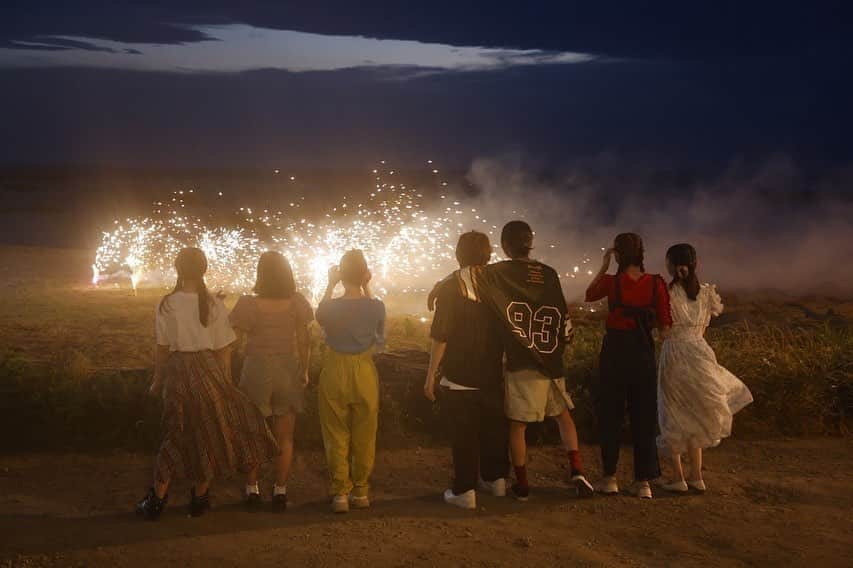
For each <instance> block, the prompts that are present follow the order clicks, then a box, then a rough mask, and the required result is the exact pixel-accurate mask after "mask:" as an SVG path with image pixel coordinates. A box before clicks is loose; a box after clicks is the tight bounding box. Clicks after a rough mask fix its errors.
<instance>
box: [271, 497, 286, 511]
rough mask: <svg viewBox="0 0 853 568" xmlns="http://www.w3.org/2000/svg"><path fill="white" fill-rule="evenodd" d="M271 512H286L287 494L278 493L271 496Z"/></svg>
mask: <svg viewBox="0 0 853 568" xmlns="http://www.w3.org/2000/svg"><path fill="white" fill-rule="evenodd" d="M272 510H273V511H275V512H276V513H284V512H285V511H287V493H279V494H278V495H273V496H272Z"/></svg>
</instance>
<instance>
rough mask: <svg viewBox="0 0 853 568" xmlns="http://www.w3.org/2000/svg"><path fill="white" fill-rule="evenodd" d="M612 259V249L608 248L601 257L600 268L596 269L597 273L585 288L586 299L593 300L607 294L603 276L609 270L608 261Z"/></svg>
mask: <svg viewBox="0 0 853 568" xmlns="http://www.w3.org/2000/svg"><path fill="white" fill-rule="evenodd" d="M612 259H613V249H612V248H609V249H607V250H606V251H605V252H604V258H602V259H601V268H599V269H598V274H596V275H595V278H593V279H592V282H590V283H589V286H587V289H586V301H587V302H594V301H596V300H600V299H601V298H604V297H605V296H607V287H606V286H604V283H605V278H604V277H605V276H606V275H607V271H608V270H610V262H611V260H612Z"/></svg>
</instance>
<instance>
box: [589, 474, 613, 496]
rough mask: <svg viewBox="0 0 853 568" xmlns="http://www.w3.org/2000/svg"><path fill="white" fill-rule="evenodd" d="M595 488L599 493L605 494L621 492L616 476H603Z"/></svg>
mask: <svg viewBox="0 0 853 568" xmlns="http://www.w3.org/2000/svg"><path fill="white" fill-rule="evenodd" d="M594 489H595V491H596V492H597V493H603V494H605V495H618V494H619V484H618V483H617V482H616V478H615V477H602V478H601V479H599V480H598V481H596V482H595V487H594Z"/></svg>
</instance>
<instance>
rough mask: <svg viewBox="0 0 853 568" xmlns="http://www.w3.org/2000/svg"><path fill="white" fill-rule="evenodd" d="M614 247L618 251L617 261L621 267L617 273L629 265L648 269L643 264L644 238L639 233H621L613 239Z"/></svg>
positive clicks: (620, 272)
mask: <svg viewBox="0 0 853 568" xmlns="http://www.w3.org/2000/svg"><path fill="white" fill-rule="evenodd" d="M613 249H614V250H615V251H616V262H617V263H618V264H619V269H618V270H617V271H616V274H622V273H623V272H625V269H626V268H628V267H629V266H639V267H640V270H642V271H643V272H645V271H646V267H645V266H644V265H643V252H644V250H643V239H642V238H641V237H640V235H638V234H637V233H620V234H618V235H616V238H615V239H614V240H613Z"/></svg>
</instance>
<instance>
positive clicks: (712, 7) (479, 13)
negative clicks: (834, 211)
mask: <svg viewBox="0 0 853 568" xmlns="http://www.w3.org/2000/svg"><path fill="white" fill-rule="evenodd" d="M844 10H845V6H844V3H843V2H840V1H838V2H836V1H833V2H815V3H810V4H808V5H804V4H802V3H798V2H778V1H776V2H767V1H757V2H727V1H718V2H655V3H646V2H636V1H630V0H628V1H623V2H612V1H610V2H544V3H543V2H529V3H519V2H458V1H457V2H443V1H438V0H435V1H433V2H417V3H414V2H396V1H394V2H392V1H385V2H351V1H343V0H342V1H335V2H287V3H285V2H279V3H271V2H223V1H208V2H194V1H190V2H146V3H144V4H143V3H133V2H126V1H112V2H107V1H102V0H101V1H89V2H79V3H76V2H67V1H66V2H50V1H38V0H33V1H31V2H28V3H26V4H21V5H19V6H17V7H13V8H11V9H7V10H6V11H5V13H4V18H3V19H2V21H0V40H5V41H8V40H11V39H18V40H27V39H32V38H33V37H34V36H36V35H75V36H86V37H98V38H105V39H112V40H118V41H126V42H142V43H182V42H193V41H203V40H205V39H207V38H206V37H205V36H204V34H203V33H200V32H198V31H195V30H192V29H188V28H186V27H181V26H179V25H175V24H224V23H234V22H240V23H247V24H251V25H254V26H258V27H267V28H277V29H289V30H300V31H307V32H314V33H323V34H347V35H366V36H375V37H380V38H393V39H409V40H420V41H426V42H440V43H447V44H452V45H482V46H497V47H513V48H530V49H545V50H554V51H575V52H583V53H596V54H603V55H610V56H614V57H629V58H650V59H704V60H709V59H711V60H715V59H721V58H728V57H808V58H815V57H831V58H833V59H836V60H842V59H843V58H845V57H848V56H849V55H850V54H851V47H850V41H849V39H848V37H849V33H848V29H847V25H846V22H847V21H848V20H847V19H846V18H844V17H843V14H844Z"/></svg>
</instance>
